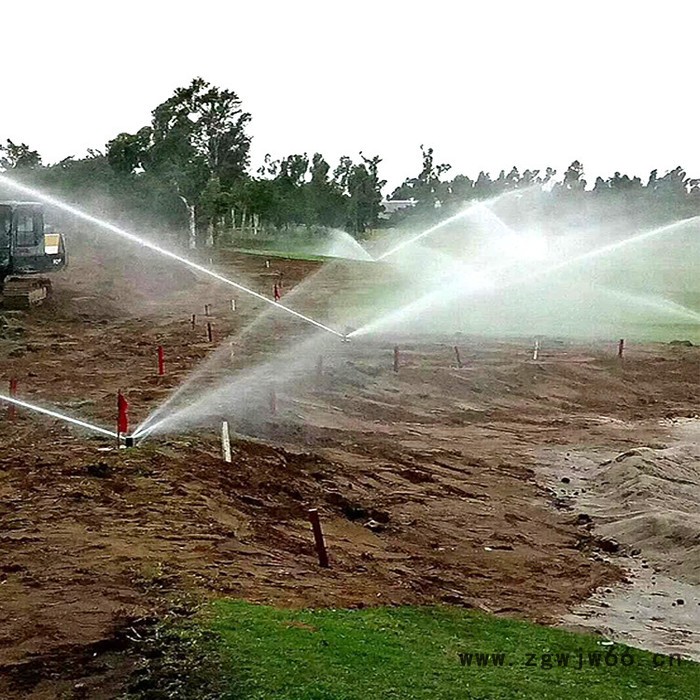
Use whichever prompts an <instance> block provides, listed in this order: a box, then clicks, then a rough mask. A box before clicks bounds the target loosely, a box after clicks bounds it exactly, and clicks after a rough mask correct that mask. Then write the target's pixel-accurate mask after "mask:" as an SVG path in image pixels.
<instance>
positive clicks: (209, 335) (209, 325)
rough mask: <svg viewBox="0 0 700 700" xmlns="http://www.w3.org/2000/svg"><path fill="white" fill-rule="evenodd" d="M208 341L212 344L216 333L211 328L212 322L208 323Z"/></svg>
mask: <svg viewBox="0 0 700 700" xmlns="http://www.w3.org/2000/svg"><path fill="white" fill-rule="evenodd" d="M207 339H208V340H209V342H210V343H212V342H214V331H213V330H212V327H211V322H209V323H207Z"/></svg>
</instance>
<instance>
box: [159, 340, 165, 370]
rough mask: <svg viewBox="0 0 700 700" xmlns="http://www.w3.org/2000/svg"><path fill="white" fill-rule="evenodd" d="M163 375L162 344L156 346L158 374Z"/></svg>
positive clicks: (163, 356) (163, 357) (163, 355)
mask: <svg viewBox="0 0 700 700" xmlns="http://www.w3.org/2000/svg"><path fill="white" fill-rule="evenodd" d="M164 375H165V352H164V350H163V346H162V345H159V346H158V376H159V377H162V376H164Z"/></svg>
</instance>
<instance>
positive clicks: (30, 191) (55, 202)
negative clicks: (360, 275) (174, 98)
mask: <svg viewBox="0 0 700 700" xmlns="http://www.w3.org/2000/svg"><path fill="white" fill-rule="evenodd" d="M0 182H1V183H3V184H5V185H7V186H8V187H12V188H13V189H15V190H17V191H18V192H22V193H24V194H27V195H29V196H30V197H34V198H36V199H39V200H41V201H43V202H45V203H46V204H50V205H52V206H54V207H56V208H58V209H62V210H63V211H66V212H68V213H69V214H72V215H73V216H77V217H79V218H81V219H83V220H84V221H88V222H89V223H91V224H94V225H95V226H99V227H100V228H102V229H104V230H106V231H110V232H111V233H114V234H116V235H118V236H121V237H122V238H126V239H127V240H129V241H132V242H133V243H138V244H139V245H142V246H143V247H144V248H148V249H150V250H153V251H155V252H156V253H159V254H160V255H164V256H165V257H168V258H170V259H171V260H175V261H177V262H179V263H181V264H183V265H187V266H188V267H190V268H192V269H193V270H197V271H198V272H201V273H202V274H204V275H208V276H209V277H212V278H213V279H215V280H218V281H219V282H223V283H224V284H228V285H230V286H231V287H235V288H236V289H238V290H240V291H242V292H245V293H246V294H249V295H250V296H253V297H255V298H256V299H259V300H260V301H264V302H265V303H266V304H269V305H270V306H274V307H275V308H277V309H280V310H281V311H284V312H285V313H288V314H291V315H292V316H296V317H297V318H298V319H300V320H302V321H305V322H306V323H310V324H312V325H314V326H316V327H317V328H320V329H321V330H324V331H326V332H327V333H332V334H333V335H336V336H338V337H339V338H343V337H345V336H344V334H343V333H340V332H339V331H336V330H334V329H333V328H329V327H328V326H326V325H324V324H323V323H320V322H319V321H316V320H314V319H313V318H310V317H308V316H304V314H301V313H299V312H298V311H294V309H290V308H289V307H288V306H285V305H284V304H280V303H279V302H278V301H274V300H272V299H268V298H267V297H266V296H264V295H263V294H260V293H258V292H256V291H254V290H252V289H249V288H248V287H244V286H243V285H242V284H239V283H238V282H234V281H233V280H230V279H228V278H226V277H224V276H223V275H220V274H219V273H218V272H214V271H213V270H210V269H208V268H206V267H204V266H203V265H199V264H198V263H196V262H193V261H192V260H188V259H187V258H184V257H182V256H181V255H178V254H177V253H173V252H172V251H171V250H167V249H165V248H161V247H160V246H159V245H156V244H155V243H151V242H150V241H148V240H146V239H144V238H141V237H140V236H137V235H136V234H133V233H130V232H129V231H126V230H124V229H123V228H120V227H119V226H115V225H114V224H111V223H109V222H108V221H103V220H102V219H98V218H97V217H95V216H93V215H92V214H88V213H87V212H84V211H82V210H81V209H78V208H77V207H73V206H72V205H70V204H66V203H65V202H62V201H61V200H60V199H56V198H55V197H51V196H50V195H47V194H44V193H43V192H41V191H39V190H36V189H34V188H33V187H27V186H26V185H22V184H20V183H17V182H15V181H14V180H12V179H11V178H8V177H7V176H5V175H0Z"/></svg>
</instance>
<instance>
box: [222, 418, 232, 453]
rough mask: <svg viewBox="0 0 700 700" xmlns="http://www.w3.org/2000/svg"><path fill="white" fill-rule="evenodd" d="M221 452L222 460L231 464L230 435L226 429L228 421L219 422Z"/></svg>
mask: <svg viewBox="0 0 700 700" xmlns="http://www.w3.org/2000/svg"><path fill="white" fill-rule="evenodd" d="M221 454H222V457H223V460H224V462H226V463H227V464H231V435H230V434H229V431H228V422H227V421H224V422H223V423H222V424H221Z"/></svg>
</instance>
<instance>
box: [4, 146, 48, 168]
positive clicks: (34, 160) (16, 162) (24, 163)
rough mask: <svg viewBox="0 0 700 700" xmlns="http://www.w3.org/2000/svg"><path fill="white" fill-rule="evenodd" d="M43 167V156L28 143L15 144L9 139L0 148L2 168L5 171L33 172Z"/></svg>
mask: <svg viewBox="0 0 700 700" xmlns="http://www.w3.org/2000/svg"><path fill="white" fill-rule="evenodd" d="M40 166H41V156H40V155H39V152H38V151H33V150H32V149H31V148H29V146H27V144H26V143H15V142H14V141H12V140H10V139H7V143H6V144H5V145H4V146H0V168H2V169H3V170H32V169H35V168H38V167H40Z"/></svg>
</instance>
